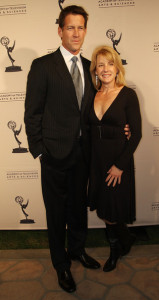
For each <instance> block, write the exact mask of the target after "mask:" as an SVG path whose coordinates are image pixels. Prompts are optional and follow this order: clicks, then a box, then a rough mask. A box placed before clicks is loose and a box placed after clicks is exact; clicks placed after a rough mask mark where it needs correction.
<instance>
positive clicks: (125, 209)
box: [88, 86, 141, 223]
mask: <svg viewBox="0 0 159 300" xmlns="http://www.w3.org/2000/svg"><path fill="white" fill-rule="evenodd" d="M89 121H90V127H91V169H90V178H89V187H88V195H89V205H90V210H95V209H96V210H97V215H98V217H99V218H102V219H106V220H108V221H110V222H126V223H132V222H133V221H134V220H135V180H134V161H133V153H134V151H135V149H136V147H137V145H138V143H139V141H140V139H141V116H140V108H139V103H138V98H137V95H136V93H135V91H134V90H132V89H131V88H128V87H126V86H124V87H123V88H122V89H121V90H120V92H119V94H118V95H117V97H116V98H115V100H114V101H113V103H112V104H111V106H110V107H109V108H108V109H107V111H106V112H105V114H104V115H103V117H102V119H101V120H99V119H98V117H97V116H96V114H95V111H94V106H93V107H92V109H91V112H90V116H89ZM125 124H129V126H130V130H131V137H130V139H129V141H128V140H127V138H126V136H125V133H124V127H125ZM112 165H115V166H116V167H117V168H119V169H121V170H123V174H122V177H121V184H118V183H117V184H116V186H115V187H112V185H111V186H109V187H108V186H107V183H106V182H105V179H106V177H107V175H108V174H107V172H108V170H109V169H110V167H111V166H112Z"/></svg>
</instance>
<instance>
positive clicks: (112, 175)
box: [105, 165, 123, 187]
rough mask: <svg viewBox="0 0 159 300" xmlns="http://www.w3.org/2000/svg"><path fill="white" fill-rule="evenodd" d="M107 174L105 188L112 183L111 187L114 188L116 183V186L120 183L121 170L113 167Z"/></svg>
mask: <svg viewBox="0 0 159 300" xmlns="http://www.w3.org/2000/svg"><path fill="white" fill-rule="evenodd" d="M107 173H108V174H109V175H108V176H107V178H106V180H105V182H108V183H107V186H110V185H111V183H113V187H115V185H116V183H117V182H118V184H120V183H121V175H122V174H123V171H122V170H120V169H118V168H117V167H116V166H114V165H113V166H112V167H111V168H110V169H109V171H108V172H107Z"/></svg>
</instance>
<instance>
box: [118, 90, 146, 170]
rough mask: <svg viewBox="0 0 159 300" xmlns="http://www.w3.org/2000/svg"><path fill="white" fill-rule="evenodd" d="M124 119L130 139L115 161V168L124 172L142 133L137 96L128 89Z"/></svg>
mask: <svg viewBox="0 0 159 300" xmlns="http://www.w3.org/2000/svg"><path fill="white" fill-rule="evenodd" d="M125 109H126V118H127V124H129V127H130V131H131V137H130V139H129V140H127V141H126V146H125V149H124V151H123V152H122V154H121V155H120V157H119V158H118V159H117V160H116V162H115V165H116V167H117V168H119V169H121V170H124V169H125V167H126V166H127V164H128V163H129V161H130V159H131V157H132V155H133V153H134V152H135V150H136V148H137V146H138V144H139V142H140V139H141V136H142V133H141V114H140V107H139V101H138V98H137V95H136V93H135V91H134V90H132V89H129V93H128V95H127V104H126V108H125Z"/></svg>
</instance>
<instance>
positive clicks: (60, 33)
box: [58, 26, 62, 39]
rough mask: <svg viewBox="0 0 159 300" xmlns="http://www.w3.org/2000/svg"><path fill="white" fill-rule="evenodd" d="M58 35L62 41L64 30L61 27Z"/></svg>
mask: <svg viewBox="0 0 159 300" xmlns="http://www.w3.org/2000/svg"><path fill="white" fill-rule="evenodd" d="M58 35H59V37H60V38H61V39H62V28H61V27H60V26H59V27H58Z"/></svg>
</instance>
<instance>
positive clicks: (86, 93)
mask: <svg viewBox="0 0 159 300" xmlns="http://www.w3.org/2000/svg"><path fill="white" fill-rule="evenodd" d="M81 58H82V64H83V70H84V80H85V89H84V96H83V101H82V106H81V110H82V112H83V111H84V109H85V107H86V105H87V103H88V101H89V98H90V97H91V93H90V91H91V89H92V85H91V78H90V71H89V68H88V65H86V63H85V61H84V59H83V57H81Z"/></svg>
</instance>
